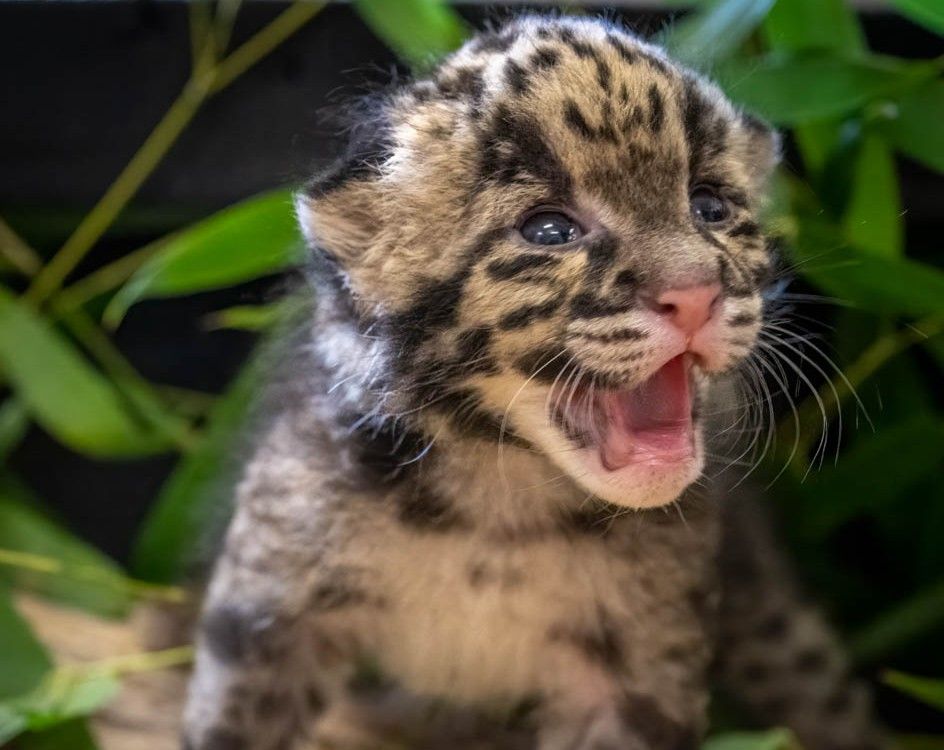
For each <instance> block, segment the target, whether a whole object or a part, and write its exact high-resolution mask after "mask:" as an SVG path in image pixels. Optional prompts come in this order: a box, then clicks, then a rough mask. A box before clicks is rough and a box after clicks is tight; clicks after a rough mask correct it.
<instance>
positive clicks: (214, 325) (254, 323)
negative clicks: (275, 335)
mask: <svg viewBox="0 0 944 750" xmlns="http://www.w3.org/2000/svg"><path fill="white" fill-rule="evenodd" d="M283 306H284V303H283V302H272V303H270V304H267V305H237V306H236V307H228V308H226V309H225V310H218V311H217V312H215V313H212V314H211V315H208V316H207V328H209V329H210V330H212V331H215V330H219V329H221V328H229V329H233V330H238V331H263V330H265V329H267V328H271V327H272V326H273V325H275V324H276V323H277V322H278V321H279V320H280V319H281V318H282V317H283V315H284V310H283Z"/></svg>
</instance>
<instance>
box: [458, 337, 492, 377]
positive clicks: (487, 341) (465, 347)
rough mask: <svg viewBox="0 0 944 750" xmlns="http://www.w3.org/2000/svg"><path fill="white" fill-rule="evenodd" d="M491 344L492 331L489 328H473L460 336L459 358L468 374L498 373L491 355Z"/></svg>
mask: <svg viewBox="0 0 944 750" xmlns="http://www.w3.org/2000/svg"><path fill="white" fill-rule="evenodd" d="M491 343H492V329H491V328H488V327H481V328H472V329H470V330H468V331H463V332H462V333H460V334H459V336H458V339H457V356H458V359H459V360H460V361H461V362H462V363H463V364H464V366H465V368H466V373H467V374H472V373H486V374H487V373H494V372H497V371H498V365H497V363H496V362H495V360H494V359H493V358H492V357H491V356H490V354H489V347H490V346H491Z"/></svg>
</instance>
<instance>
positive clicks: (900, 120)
mask: <svg viewBox="0 0 944 750" xmlns="http://www.w3.org/2000/svg"><path fill="white" fill-rule="evenodd" d="M942 122H944V81H932V82H930V83H928V84H925V85H923V86H921V87H920V88H917V89H915V90H914V91H911V92H909V93H908V94H907V95H906V96H904V97H902V98H901V100H900V101H899V102H898V113H897V117H894V118H892V119H891V120H890V121H888V122H886V123H885V124H884V125H883V126H882V130H883V132H884V133H885V134H886V135H887V137H888V139H889V140H890V141H891V143H892V144H894V146H895V147H896V148H897V149H898V150H899V151H901V152H902V153H904V154H907V155H908V156H910V157H911V158H912V159H915V160H916V161H920V162H921V163H923V164H926V165H927V166H929V167H931V169H936V170H938V171H939V172H944V137H941V123H942Z"/></svg>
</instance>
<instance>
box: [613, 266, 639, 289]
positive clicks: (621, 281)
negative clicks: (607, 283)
mask: <svg viewBox="0 0 944 750" xmlns="http://www.w3.org/2000/svg"><path fill="white" fill-rule="evenodd" d="M613 286H616V287H624V288H627V289H633V290H635V289H637V288H638V287H639V277H637V276H636V274H635V273H634V272H633V271H630V270H629V269H628V268H627V269H625V270H623V271H620V272H619V273H618V274H616V278H615V279H613Z"/></svg>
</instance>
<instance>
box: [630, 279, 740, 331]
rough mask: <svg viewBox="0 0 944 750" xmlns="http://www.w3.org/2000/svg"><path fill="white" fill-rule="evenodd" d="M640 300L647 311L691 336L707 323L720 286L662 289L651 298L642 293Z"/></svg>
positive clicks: (718, 296)
mask: <svg viewBox="0 0 944 750" xmlns="http://www.w3.org/2000/svg"><path fill="white" fill-rule="evenodd" d="M641 296H642V300H643V302H644V303H645V305H646V306H647V307H648V308H649V309H650V310H652V311H654V312H656V313H658V314H659V315H660V316H662V317H663V318H664V319H665V320H666V321H667V322H669V323H671V324H672V325H674V326H675V327H676V328H678V329H679V330H681V331H682V332H684V333H686V334H688V335H689V336H692V335H694V334H695V333H697V332H698V331H699V330H701V328H703V327H704V325H705V324H706V323H707V322H708V321H709V320H711V316H712V315H713V314H714V312H715V309H716V308H717V306H718V304H717V303H718V300H719V299H720V298H721V285H720V284H717V283H714V284H699V285H697V286H687V287H679V288H676V289H666V290H665V291H662V292H659V293H658V294H655V295H646V294H645V293H643V294H642V295H641Z"/></svg>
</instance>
